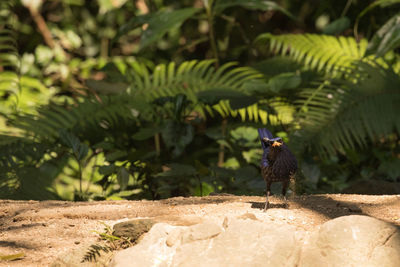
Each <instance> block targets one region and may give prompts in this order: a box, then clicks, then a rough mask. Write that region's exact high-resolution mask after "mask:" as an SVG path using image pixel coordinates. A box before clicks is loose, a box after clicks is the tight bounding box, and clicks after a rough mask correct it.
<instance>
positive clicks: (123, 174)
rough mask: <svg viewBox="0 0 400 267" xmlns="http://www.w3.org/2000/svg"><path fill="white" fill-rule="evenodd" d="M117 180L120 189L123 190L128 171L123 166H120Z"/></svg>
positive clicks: (126, 183) (126, 184)
mask: <svg viewBox="0 0 400 267" xmlns="http://www.w3.org/2000/svg"><path fill="white" fill-rule="evenodd" d="M117 181H118V184H119V186H120V188H121V190H122V191H123V190H125V189H126V187H127V186H128V182H129V172H128V170H127V169H125V167H121V168H120V169H119V172H118V174H117Z"/></svg>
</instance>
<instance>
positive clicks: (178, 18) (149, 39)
mask: <svg viewBox="0 0 400 267" xmlns="http://www.w3.org/2000/svg"><path fill="white" fill-rule="evenodd" d="M200 10H201V9H199V8H182V9H179V10H173V11H170V10H162V11H159V12H157V13H154V14H152V15H151V16H150V17H149V20H148V21H147V23H148V27H147V29H146V30H145V31H144V32H143V34H142V36H141V40H140V49H143V48H145V47H147V46H149V45H150V44H152V43H154V42H155V41H158V40H159V39H161V38H162V37H163V36H164V34H166V33H167V32H168V31H170V30H171V29H173V28H176V27H180V25H181V24H182V23H183V22H184V21H185V20H187V19H189V18H190V17H192V16H193V15H194V14H196V13H197V12H199V11H200Z"/></svg>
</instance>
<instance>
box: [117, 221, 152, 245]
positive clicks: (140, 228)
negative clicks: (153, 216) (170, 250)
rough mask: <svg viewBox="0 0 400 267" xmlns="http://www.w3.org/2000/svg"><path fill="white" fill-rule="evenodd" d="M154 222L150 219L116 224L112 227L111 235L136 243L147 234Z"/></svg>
mask: <svg viewBox="0 0 400 267" xmlns="http://www.w3.org/2000/svg"><path fill="white" fill-rule="evenodd" d="M153 224H154V221H153V220H150V219H139V220H130V221H125V222H121V223H117V224H115V225H114V227H113V230H114V231H113V235H115V236H118V237H129V238H130V239H131V241H132V242H136V240H138V239H139V237H141V236H142V235H143V234H144V233H147V232H148V231H149V230H150V229H151V227H152V226H153Z"/></svg>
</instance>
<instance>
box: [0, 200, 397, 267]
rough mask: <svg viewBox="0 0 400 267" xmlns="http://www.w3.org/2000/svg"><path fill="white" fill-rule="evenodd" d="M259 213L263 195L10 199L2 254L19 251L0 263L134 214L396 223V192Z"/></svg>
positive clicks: (37, 259)
mask: <svg viewBox="0 0 400 267" xmlns="http://www.w3.org/2000/svg"><path fill="white" fill-rule="evenodd" d="M271 202H272V207H271V208H270V209H269V210H268V211H267V212H263V211H262V208H263V205H264V197H249V196H212V197H202V198H200V197H191V198H171V199H166V200H161V201H109V202H105V201H104V202H89V203H88V202H65V201H10V200H0V255H9V254H14V253H20V252H23V253H24V254H25V256H24V257H23V258H22V259H19V260H15V261H0V266H48V265H49V264H51V263H52V262H53V261H54V260H55V259H56V258H57V257H58V256H59V255H62V254H65V253H67V252H68V251H70V250H72V249H74V248H79V247H85V246H88V245H91V244H95V243H96V240H97V238H98V235H97V234H96V233H95V232H94V231H103V228H104V224H103V223H106V224H107V225H110V226H112V225H114V224H115V223H117V222H121V221H125V220H128V219H135V218H153V219H155V220H157V221H162V222H169V223H171V224H175V225H191V224H195V223H198V222H201V221H202V220H206V219H207V218H208V217H211V216H212V217H214V218H215V217H216V218H219V217H220V218H221V221H222V220H223V219H224V217H225V216H239V215H242V214H244V213H247V212H249V213H253V214H254V215H255V216H256V217H257V218H259V219H264V220H266V221H268V220H272V221H275V222H279V223H282V224H290V225H294V226H296V227H299V228H302V229H304V230H306V231H312V230H313V229H315V227H316V226H318V225H320V224H322V223H324V222H326V221H328V220H330V219H333V218H336V217H340V216H344V215H350V214H358V215H368V216H372V217H375V218H378V219H381V220H384V221H387V222H390V223H393V224H396V225H399V226H400V195H392V196H367V195H312V196H297V197H292V198H290V199H289V208H288V209H285V208H284V206H283V202H282V200H281V199H280V198H276V197H272V199H271Z"/></svg>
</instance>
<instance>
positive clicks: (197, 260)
mask: <svg viewBox="0 0 400 267" xmlns="http://www.w3.org/2000/svg"><path fill="white" fill-rule="evenodd" d="M250 217H252V216H250ZM224 222H225V223H226V224H228V225H227V228H226V229H224V228H223V227H221V226H219V225H222V224H223V223H222V222H220V223H219V224H215V223H212V222H205V223H202V224H198V225H194V226H190V227H183V226H171V225H168V224H165V223H158V224H155V225H154V226H153V228H152V229H151V230H150V231H149V232H148V233H147V234H145V235H144V236H143V239H142V240H141V241H140V243H139V244H138V245H136V246H134V247H131V248H128V249H126V250H123V251H121V252H118V253H117V254H116V255H115V257H114V258H113V260H112V262H111V264H110V266H112V267H117V266H118V267H119V266H207V267H210V266H241V265H242V266H295V265H296V263H297V261H298V259H299V257H300V254H299V252H300V244H301V242H300V240H301V239H302V237H303V232H296V229H295V228H294V227H291V226H287V225H281V224H277V223H272V224H271V223H268V224H266V223H265V222H261V221H258V220H252V219H250V220H249V219H237V218H229V219H225V220H224Z"/></svg>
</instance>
